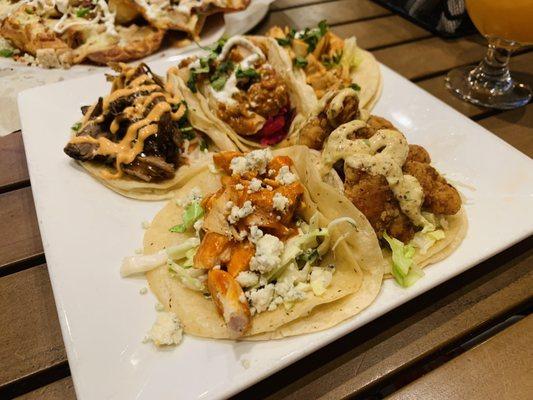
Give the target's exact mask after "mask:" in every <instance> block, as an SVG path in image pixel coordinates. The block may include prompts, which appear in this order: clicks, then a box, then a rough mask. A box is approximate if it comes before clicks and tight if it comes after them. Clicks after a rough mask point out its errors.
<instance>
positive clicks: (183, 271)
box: [167, 260, 205, 292]
mask: <svg viewBox="0 0 533 400" xmlns="http://www.w3.org/2000/svg"><path fill="white" fill-rule="evenodd" d="M167 264H168V268H169V270H170V271H172V272H175V273H176V276H177V277H178V279H179V280H180V281H181V283H183V284H184V285H185V286H186V287H188V288H189V289H192V290H197V291H199V292H205V285H204V283H203V282H202V281H201V280H200V279H199V278H198V277H194V276H192V275H191V274H190V273H189V271H191V270H189V269H187V268H184V267H183V266H181V265H179V264H177V263H175V262H174V261H172V260H168V262H167ZM200 272H202V271H200ZM195 275H196V274H195Z"/></svg>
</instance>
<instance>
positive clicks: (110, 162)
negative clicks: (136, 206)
mask: <svg viewBox="0 0 533 400" xmlns="http://www.w3.org/2000/svg"><path fill="white" fill-rule="evenodd" d="M115 69H116V70H117V71H118V72H119V75H117V76H110V77H109V79H110V80H111V81H112V89H111V93H110V94H109V95H107V96H105V97H100V98H99V99H98V101H97V102H96V103H95V104H93V105H92V106H89V107H83V108H82V112H83V114H84V115H83V118H82V119H81V121H80V122H78V123H76V124H74V126H73V127H72V129H73V135H72V137H71V138H70V140H69V142H68V144H67V145H66V146H65V149H64V151H65V153H66V154H67V155H68V156H70V157H72V158H74V159H75V160H78V161H79V162H80V163H81V165H82V166H83V167H84V168H85V169H86V170H87V171H88V172H89V173H90V174H91V175H93V176H94V177H95V178H97V179H98V180H100V181H101V182H102V183H103V184H104V185H106V186H108V187H109V188H111V189H113V190H115V191H116V192H118V193H120V194H123V195H125V196H127V197H132V198H137V199H146V200H156V199H163V198H169V197H171V196H172V192H173V191H174V190H176V189H177V188H179V187H180V186H181V185H183V184H184V183H185V182H187V180H189V179H190V178H191V177H193V176H194V175H195V174H196V173H197V172H199V171H201V170H203V169H206V168H207V165H208V163H207V162H208V161H209V160H210V157H211V153H210V150H213V149H223V150H232V149H234V148H235V147H234V145H233V143H232V142H231V141H230V140H229V139H228V138H227V137H226V136H224V135H222V134H220V133H219V132H218V131H217V129H216V127H214V126H213V123H212V122H211V121H210V120H208V119H205V118H201V116H198V115H192V114H194V113H192V112H191V110H189V109H188V106H187V104H186V103H185V102H184V101H183V99H182V98H180V97H178V96H175V95H171V94H170V93H169V92H168V91H167V90H166V89H165V83H164V82H163V80H162V79H161V78H160V77H158V76H157V75H155V74H153V73H152V72H151V71H150V69H149V68H148V67H147V66H146V65H145V64H139V65H138V66H136V67H128V66H126V65H125V64H118V65H115Z"/></svg>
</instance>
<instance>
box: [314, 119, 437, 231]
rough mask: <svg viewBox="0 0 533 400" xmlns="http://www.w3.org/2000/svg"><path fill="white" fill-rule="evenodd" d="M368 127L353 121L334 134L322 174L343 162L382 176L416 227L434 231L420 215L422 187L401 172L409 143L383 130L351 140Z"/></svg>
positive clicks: (398, 133)
mask: <svg viewBox="0 0 533 400" xmlns="http://www.w3.org/2000/svg"><path fill="white" fill-rule="evenodd" d="M365 126H366V123H365V122H363V121H359V120H356V121H351V122H348V123H346V124H343V125H341V126H339V127H338V128H337V129H335V130H334V131H333V132H332V133H331V135H330V136H329V138H328V140H327V141H326V144H325V146H324V150H323V153H322V172H323V173H327V172H328V171H329V170H330V169H331V168H332V167H333V164H334V163H335V162H337V161H338V160H340V159H344V162H345V163H346V164H347V165H348V166H350V167H352V168H354V169H362V170H364V171H367V172H368V173H370V174H372V175H383V176H384V177H385V178H386V179H387V183H388V184H389V187H390V188H391V190H392V192H393V194H394V197H395V198H396V199H397V200H398V203H399V204H400V208H401V210H402V211H403V212H404V213H405V215H407V217H409V219H410V220H411V221H412V222H413V223H414V224H415V225H416V226H421V227H423V228H424V229H425V230H433V229H434V226H433V224H432V223H431V222H429V221H428V220H427V219H426V218H425V217H424V216H423V215H422V213H421V209H422V203H423V202H424V192H423V190H422V186H420V183H419V182H418V180H417V179H416V178H415V177H414V176H411V175H404V174H403V172H402V165H403V164H404V163H405V160H406V159H407V154H408V153H409V145H408V144H407V140H406V139H405V137H404V136H403V135H402V134H401V133H400V132H398V131H395V130H391V129H380V130H379V131H377V132H376V134H375V135H374V136H372V137H371V138H370V139H356V140H351V139H348V135H349V134H350V133H353V132H355V131H357V130H358V129H360V128H363V127H365ZM380 150H381V151H380ZM378 151H380V152H379V153H378Z"/></svg>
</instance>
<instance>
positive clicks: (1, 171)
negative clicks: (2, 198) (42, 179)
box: [0, 132, 29, 192]
mask: <svg viewBox="0 0 533 400" xmlns="http://www.w3.org/2000/svg"><path fill="white" fill-rule="evenodd" d="M24 183H29V177H28V168H27V166H26V155H25V154H24V145H23V144H22V135H21V133H20V132H16V133H12V134H11V135H7V136H4V137H0V192H4V191H6V190H8V189H9V188H11V187H17V186H19V185H21V184H24Z"/></svg>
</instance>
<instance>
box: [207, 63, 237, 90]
mask: <svg viewBox="0 0 533 400" xmlns="http://www.w3.org/2000/svg"><path fill="white" fill-rule="evenodd" d="M233 68H234V64H233V62H232V61H229V60H228V61H223V62H221V63H220V64H219V65H218V67H217V68H216V69H215V73H214V74H213V75H212V76H211V78H210V81H211V86H212V87H213V89H215V90H216V91H220V90H222V89H223V88H224V85H226V81H227V80H228V74H229V72H231V71H232V70H233Z"/></svg>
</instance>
